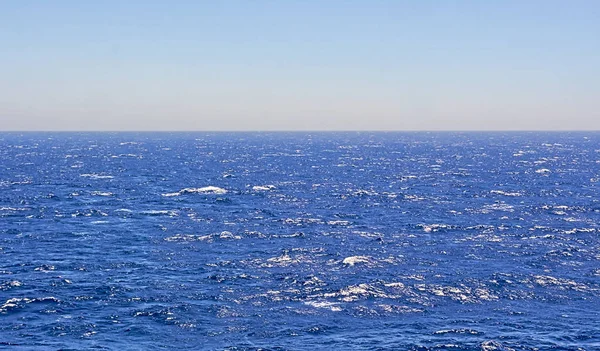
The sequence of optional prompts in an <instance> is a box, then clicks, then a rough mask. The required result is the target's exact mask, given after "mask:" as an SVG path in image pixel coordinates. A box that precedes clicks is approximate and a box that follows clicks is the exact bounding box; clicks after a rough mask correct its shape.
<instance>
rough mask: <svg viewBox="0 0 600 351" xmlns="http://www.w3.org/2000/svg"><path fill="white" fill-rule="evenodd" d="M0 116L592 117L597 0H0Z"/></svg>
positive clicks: (29, 125)
mask: <svg viewBox="0 0 600 351" xmlns="http://www.w3.org/2000/svg"><path fill="white" fill-rule="evenodd" d="M0 130H184V131H185V130H600V1H595V0H594V1H592V0H590V1H581V0H574V1H566V0H565V1H539V0H535V1H534V0H531V1H526V0H524V1H515V0H506V1H485V0H481V1H459V0H457V1H442V0H439V1H421V0H413V1H401V0H398V1H393V0H389V1H369V0H363V1H358V0H346V1H341V0H327V1H321V0H312V1H308V0H307V1H292V0H290V1H286V0H280V1H274V0H273V1H259V0H256V1H242V0H240V1H228V0H224V1H183V0H180V1H139V0H129V1H112V0H106V1H75V0H73V1H66V0H55V1H32V0H0Z"/></svg>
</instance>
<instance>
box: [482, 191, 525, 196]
mask: <svg viewBox="0 0 600 351" xmlns="http://www.w3.org/2000/svg"><path fill="white" fill-rule="evenodd" d="M490 193H492V194H498V195H504V196H523V194H521V193H520V192H517V191H514V192H509V191H503V190H492V191H490Z"/></svg>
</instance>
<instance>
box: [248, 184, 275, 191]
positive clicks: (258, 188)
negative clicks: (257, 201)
mask: <svg viewBox="0 0 600 351" xmlns="http://www.w3.org/2000/svg"><path fill="white" fill-rule="evenodd" d="M274 189H275V185H255V186H253V187H252V190H254V191H269V190H274Z"/></svg>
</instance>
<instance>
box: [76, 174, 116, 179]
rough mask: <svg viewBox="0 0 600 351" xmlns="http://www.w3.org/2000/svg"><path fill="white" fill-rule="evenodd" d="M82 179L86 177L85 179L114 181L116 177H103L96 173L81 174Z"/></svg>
mask: <svg viewBox="0 0 600 351" xmlns="http://www.w3.org/2000/svg"><path fill="white" fill-rule="evenodd" d="M79 176H80V177H85V178H90V179H113V178H114V176H111V175H103V174H96V173H84V174H80V175H79Z"/></svg>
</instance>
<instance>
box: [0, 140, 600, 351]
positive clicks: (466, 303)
mask: <svg viewBox="0 0 600 351" xmlns="http://www.w3.org/2000/svg"><path fill="white" fill-rule="evenodd" d="M599 182H600V134H599V133H508V134H499V133H490V134H473V133H338V134H336V133H313V134H301V133H274V134H227V133H216V134H215V133H213V134H206V133H205V134H201V133H196V134H132V133H121V134H109V133H104V134H69V133H54V134H49V133H41V134H18V133H4V134H0V347H5V348H7V349H15V350H30V349H39V350H46V349H47V350H57V349H71V350H76V349H92V348H94V349H100V350H102V349H111V350H138V349H139V350H153V349H179V350H185V349H188V350H197V349H206V350H259V349H263V350H317V349H322V350H326V349H330V350H333V349H337V350H486V351H490V350H537V349H539V350H547V349H558V350H563V349H564V350H599V349H600V240H599V235H600V234H599V230H600V228H599V225H598V221H599V219H600V192H599Z"/></svg>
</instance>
